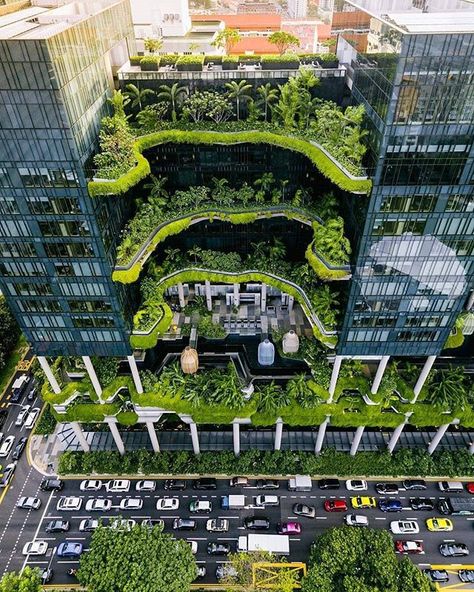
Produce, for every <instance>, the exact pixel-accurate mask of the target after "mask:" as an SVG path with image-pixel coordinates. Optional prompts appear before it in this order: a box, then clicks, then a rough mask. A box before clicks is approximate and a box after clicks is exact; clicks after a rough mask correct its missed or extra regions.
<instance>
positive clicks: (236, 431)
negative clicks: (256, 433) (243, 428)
mask: <svg viewBox="0 0 474 592" xmlns="http://www.w3.org/2000/svg"><path fill="white" fill-rule="evenodd" d="M232 436H233V441H234V454H235V456H239V454H240V424H239V422H238V421H233V422H232Z"/></svg>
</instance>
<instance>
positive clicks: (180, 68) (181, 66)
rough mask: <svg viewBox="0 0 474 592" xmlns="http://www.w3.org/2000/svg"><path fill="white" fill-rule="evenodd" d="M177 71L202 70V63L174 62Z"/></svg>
mask: <svg viewBox="0 0 474 592" xmlns="http://www.w3.org/2000/svg"><path fill="white" fill-rule="evenodd" d="M176 67H177V68H178V71H179V72H202V64H176Z"/></svg>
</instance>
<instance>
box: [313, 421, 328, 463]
mask: <svg viewBox="0 0 474 592" xmlns="http://www.w3.org/2000/svg"><path fill="white" fill-rule="evenodd" d="M330 419H331V416H330V415H327V416H326V419H325V420H324V421H323V423H322V424H321V425H320V426H319V429H318V436H317V438H316V445H315V447H314V453H315V454H320V452H321V449H322V447H323V444H324V437H325V436H326V428H327V427H328V424H329V420H330Z"/></svg>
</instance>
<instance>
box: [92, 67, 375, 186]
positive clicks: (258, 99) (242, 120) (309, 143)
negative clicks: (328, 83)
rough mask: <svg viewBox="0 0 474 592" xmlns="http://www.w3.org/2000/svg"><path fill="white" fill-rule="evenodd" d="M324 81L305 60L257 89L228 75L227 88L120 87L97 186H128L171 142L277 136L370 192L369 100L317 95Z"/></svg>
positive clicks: (335, 177) (341, 182)
mask: <svg viewBox="0 0 474 592" xmlns="http://www.w3.org/2000/svg"><path fill="white" fill-rule="evenodd" d="M317 84H318V79H317V78H316V77H315V76H314V74H313V73H312V72H311V70H309V69H305V68H303V69H301V70H300V71H299V72H298V74H297V75H296V76H295V77H293V78H290V79H289V80H288V82H287V83H286V84H283V85H278V88H273V87H272V86H271V85H270V83H267V84H266V85H263V86H261V87H258V88H257V90H256V92H255V96H253V87H252V85H250V84H248V83H247V82H246V81H245V80H240V81H239V82H236V81H231V82H228V83H226V91H225V92H219V91H218V90H205V91H199V90H197V91H195V92H193V93H192V94H191V93H190V92H189V89H188V87H186V86H180V85H179V84H178V83H175V84H173V85H172V86H166V85H163V86H161V87H160V92H158V93H155V92H154V91H152V90H151V89H147V88H145V89H140V88H138V87H136V86H134V85H128V86H127V91H126V94H125V95H122V93H121V92H120V91H118V92H117V91H116V92H115V93H114V96H113V98H112V99H111V103H112V106H113V110H114V115H113V116H112V117H107V118H105V119H104V122H103V126H102V131H101V137H100V146H101V151H100V153H99V154H97V155H96V157H95V160H94V163H95V166H96V167H97V171H96V174H95V177H96V178H97V179H100V180H96V181H92V182H90V183H89V193H90V195H91V196H97V195H114V194H122V193H125V192H126V191H128V190H129V189H130V188H131V187H133V186H134V185H136V184H137V183H138V182H139V181H141V180H143V179H144V178H145V177H146V176H148V175H149V173H150V165H149V163H148V161H147V160H146V158H145V157H143V156H142V154H141V153H142V151H143V150H145V149H148V148H151V147H153V146H156V145H157V144H160V143H164V142H182V143H200V144H201V143H202V144H214V143H224V144H236V143H269V144H271V145H275V146H279V147H281V148H287V149H290V150H295V151H298V152H300V153H302V154H304V155H305V156H307V157H308V158H309V159H310V160H311V161H312V162H313V164H314V165H315V166H316V167H317V168H318V170H319V171H320V172H321V173H322V174H323V175H324V176H326V177H327V178H328V179H330V180H331V181H332V182H333V183H335V184H336V185H337V186H338V187H340V188H342V189H344V190H347V191H352V192H355V193H367V192H368V191H369V190H370V181H369V180H367V179H366V177H365V176H364V172H363V169H362V158H363V156H364V153H365V150H366V149H365V146H364V144H363V142H362V139H363V136H364V134H365V132H363V131H362V130H361V123H362V119H363V115H364V112H363V108H362V107H347V108H346V109H345V110H342V109H341V108H339V107H338V106H337V105H336V104H335V103H332V102H330V101H323V100H321V99H318V98H316V97H314V92H313V89H314V88H315V87H316V86H317ZM155 98H156V101H155V100H154V99H155ZM126 111H128V113H127V112H126ZM133 137H136V140H135V141H134V142H133V141H132V139H133ZM133 164H135V166H133Z"/></svg>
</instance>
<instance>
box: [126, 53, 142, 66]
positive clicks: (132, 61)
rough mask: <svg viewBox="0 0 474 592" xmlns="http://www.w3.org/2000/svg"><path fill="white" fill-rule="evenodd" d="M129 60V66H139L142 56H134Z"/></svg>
mask: <svg viewBox="0 0 474 592" xmlns="http://www.w3.org/2000/svg"><path fill="white" fill-rule="evenodd" d="M128 59H129V60H130V66H139V65H140V62H141V61H142V59H143V56H139V55H134V56H130V57H129V58H128Z"/></svg>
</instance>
